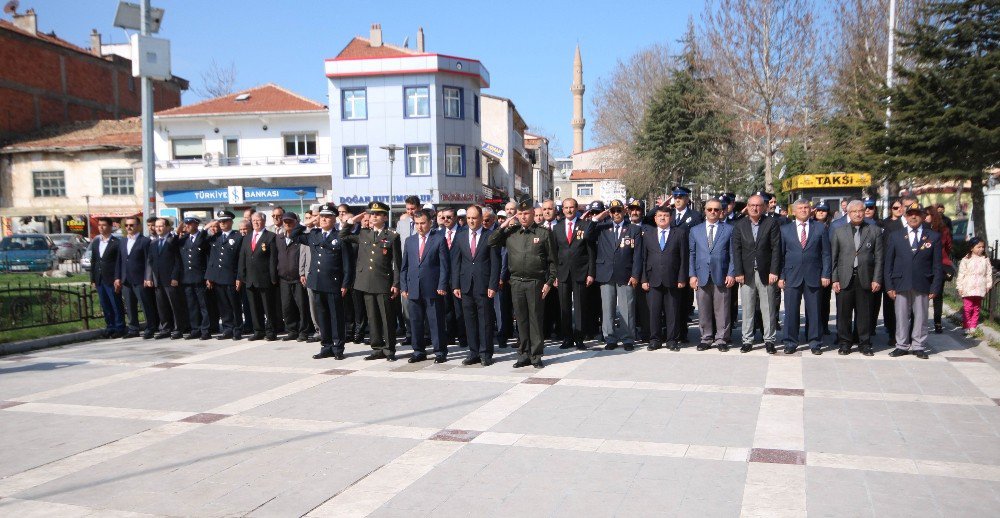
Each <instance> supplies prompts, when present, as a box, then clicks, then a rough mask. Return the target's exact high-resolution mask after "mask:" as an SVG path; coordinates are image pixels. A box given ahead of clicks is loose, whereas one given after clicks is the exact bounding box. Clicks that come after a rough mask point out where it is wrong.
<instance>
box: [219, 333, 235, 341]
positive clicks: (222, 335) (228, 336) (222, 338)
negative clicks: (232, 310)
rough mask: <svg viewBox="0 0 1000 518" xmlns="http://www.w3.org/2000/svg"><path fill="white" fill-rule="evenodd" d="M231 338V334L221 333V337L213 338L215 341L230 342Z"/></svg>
mask: <svg viewBox="0 0 1000 518" xmlns="http://www.w3.org/2000/svg"><path fill="white" fill-rule="evenodd" d="M232 338H233V334H232V333H222V334H221V335H219V336H216V337H215V339H216V340H231V339H232Z"/></svg>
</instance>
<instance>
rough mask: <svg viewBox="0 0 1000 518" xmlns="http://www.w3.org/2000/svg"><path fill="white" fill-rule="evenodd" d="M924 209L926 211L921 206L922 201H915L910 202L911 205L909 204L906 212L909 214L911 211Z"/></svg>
mask: <svg viewBox="0 0 1000 518" xmlns="http://www.w3.org/2000/svg"><path fill="white" fill-rule="evenodd" d="M923 211H924V209H923V208H921V207H920V203H919V202H913V203H912V204H910V205H908V206H907V207H906V213H907V214H909V213H911V212H923Z"/></svg>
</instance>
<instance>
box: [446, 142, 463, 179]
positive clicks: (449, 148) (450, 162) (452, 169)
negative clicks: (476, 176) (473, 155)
mask: <svg viewBox="0 0 1000 518" xmlns="http://www.w3.org/2000/svg"><path fill="white" fill-rule="evenodd" d="M444 174H445V175H447V176H465V146H456V145H454V144H445V146H444Z"/></svg>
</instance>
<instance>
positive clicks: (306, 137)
mask: <svg viewBox="0 0 1000 518" xmlns="http://www.w3.org/2000/svg"><path fill="white" fill-rule="evenodd" d="M315 154H316V134H315V133H290V134H288V135H285V156H308V155H315Z"/></svg>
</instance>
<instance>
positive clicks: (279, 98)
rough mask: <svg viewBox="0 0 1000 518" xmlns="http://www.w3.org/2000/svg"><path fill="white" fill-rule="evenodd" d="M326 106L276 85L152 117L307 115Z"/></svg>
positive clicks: (182, 107)
mask: <svg viewBox="0 0 1000 518" xmlns="http://www.w3.org/2000/svg"><path fill="white" fill-rule="evenodd" d="M243 94H249V96H250V97H249V98H247V99H246V100H245V101H237V100H236V97H238V96H240V95H243ZM325 109H326V106H324V105H322V104H320V103H318V102H316V101H313V100H311V99H307V98H305V97H302V96H301V95H298V94H296V93H293V92H291V91H289V90H286V89H284V88H282V87H280V86H278V85H276V84H273V83H268V84H266V85H261V86H255V87H253V88H250V89H249V90H243V91H242V92H236V93H234V94H229V95H226V96H223V97H216V98H214V99H208V100H205V101H201V102H198V103H195V104H188V105H185V106H178V107H177V108H171V109H169V110H163V111H159V112H156V116H157V117H160V116H164V117H173V116H184V115H217V114H218V115H222V114H238V113H269V112H309V111H319V110H325Z"/></svg>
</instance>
